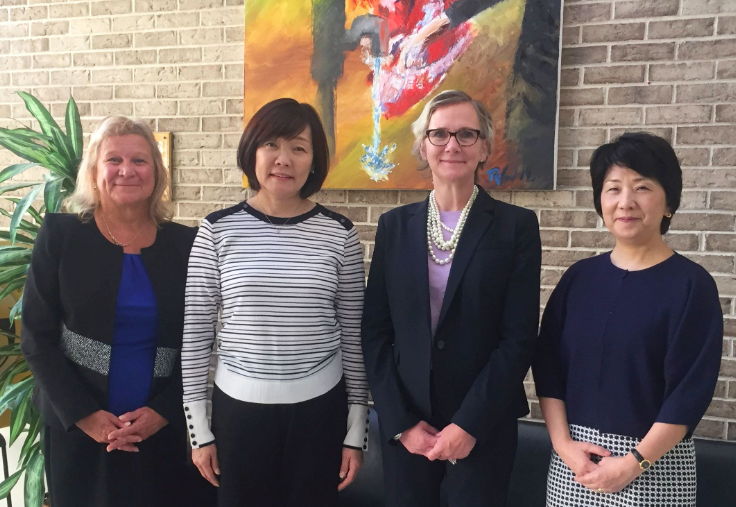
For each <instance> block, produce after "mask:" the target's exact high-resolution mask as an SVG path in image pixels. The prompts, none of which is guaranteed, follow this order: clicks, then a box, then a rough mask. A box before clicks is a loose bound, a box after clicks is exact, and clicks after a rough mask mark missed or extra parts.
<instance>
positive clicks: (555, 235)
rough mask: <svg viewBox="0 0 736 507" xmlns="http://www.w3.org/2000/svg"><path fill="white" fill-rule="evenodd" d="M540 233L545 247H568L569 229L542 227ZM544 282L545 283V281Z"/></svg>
mask: <svg viewBox="0 0 736 507" xmlns="http://www.w3.org/2000/svg"><path fill="white" fill-rule="evenodd" d="M539 235H540V236H541V238H542V245H544V246H545V247H566V246H567V244H568V241H569V238H568V232H567V231H556V230H549V229H541V230H540V231H539ZM545 271H549V270H545ZM542 280H544V274H543V275H542ZM542 283H543V284H544V282H542ZM555 283H557V282H555ZM547 285H549V284H547Z"/></svg>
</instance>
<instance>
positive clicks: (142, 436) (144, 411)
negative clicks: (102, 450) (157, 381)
mask: <svg viewBox="0 0 736 507" xmlns="http://www.w3.org/2000/svg"><path fill="white" fill-rule="evenodd" d="M119 419H120V420H121V421H122V422H124V423H125V427H124V428H121V429H119V430H115V431H113V432H112V433H110V435H109V436H108V438H109V439H110V444H109V445H108V446H107V450H108V452H109V451H114V450H115V449H121V448H122V447H124V446H127V445H129V444H137V443H139V442H142V441H144V440H146V439H147V438H149V437H150V436H151V435H153V434H155V433H156V432H157V431H159V430H160V429H161V428H163V427H164V426H166V425H167V424H169V421H167V420H166V419H164V418H163V417H161V416H160V415H159V414H158V412H156V411H155V410H153V409H152V408H149V407H141V408H139V409H138V410H134V411H133V412H128V413H126V414H123V415H121V416H120V417H119Z"/></svg>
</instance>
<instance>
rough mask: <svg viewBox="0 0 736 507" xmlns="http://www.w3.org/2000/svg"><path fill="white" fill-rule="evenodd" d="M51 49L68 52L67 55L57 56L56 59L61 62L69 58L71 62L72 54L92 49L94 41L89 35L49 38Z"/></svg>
mask: <svg viewBox="0 0 736 507" xmlns="http://www.w3.org/2000/svg"><path fill="white" fill-rule="evenodd" d="M49 48H50V49H51V51H67V53H62V54H58V53H57V54H55V55H53V56H54V57H56V58H58V59H59V61H61V60H63V59H64V58H63V57H69V60H70V61H71V54H70V53H71V52H76V51H86V50H88V49H92V40H91V37H90V36H89V35H60V36H52V37H49Z"/></svg>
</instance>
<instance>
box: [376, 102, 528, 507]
mask: <svg viewBox="0 0 736 507" xmlns="http://www.w3.org/2000/svg"><path fill="white" fill-rule="evenodd" d="M413 129H414V134H415V137H416V139H417V141H416V143H415V152H416V153H417V154H418V155H419V157H420V159H421V160H422V161H423V162H425V167H429V169H430V170H431V172H432V179H433V184H434V191H433V192H432V193H430V195H429V197H428V199H426V200H424V201H422V202H419V203H416V204H410V205H407V206H402V207H399V208H396V209H394V210H392V211H390V212H388V213H385V214H384V215H382V216H381V218H380V220H379V222H378V230H377V233H376V245H375V251H374V253H373V260H372V262H371V269H370V275H369V277H368V287H367V290H366V298H365V306H364V313H363V325H362V328H363V329H362V330H363V354H364V357H365V363H366V373H367V374H368V380H369V383H370V387H371V392H372V394H373V399H374V401H375V405H376V410H377V411H378V416H379V420H380V430H381V437H382V438H381V440H382V442H381V444H382V451H383V463H384V481H385V487H386V495H387V505H388V506H391V507H394V506H395V507H413V506H417V507H420V506H421V507H428V506H429V507H433V506H439V505H440V485H441V483H442V482H443V481H444V483H445V487H444V490H445V491H446V494H447V498H448V500H449V505H450V507H456V506H462V507H469V506H471V507H472V506H500V505H505V501H506V495H507V491H508V484H509V480H510V476H511V467H512V464H513V461H514V455H515V452H516V436H517V433H516V431H517V430H516V419H517V418H518V417H521V416H523V415H525V414H527V413H528V405H527V401H526V396H525V393H524V388H523V379H524V376H525V375H526V373H527V371H528V369H529V365H530V363H531V360H532V357H533V348H534V341H535V337H536V332H537V323H538V318H539V275H540V264H541V242H540V237H539V227H538V223H537V218H536V215H535V214H534V213H533V212H531V211H528V210H525V209H523V208H519V207H517V206H512V205H509V204H505V203H503V202H499V201H496V200H494V199H493V198H491V197H489V196H488V195H487V194H486V193H485V192H484V191H483V190H481V189H480V188H479V187H477V186H476V185H475V184H474V182H475V175H476V171H477V170H478V169H479V168H480V167H481V166H482V165H483V163H484V162H485V160H486V159H487V157H488V156H489V154H490V151H491V138H492V130H491V118H490V115H489V114H488V112H487V110H486V109H485V107H484V106H483V105H482V104H481V103H479V102H477V101H474V100H473V99H471V98H470V97H469V96H468V95H467V94H465V93H463V92H458V91H446V92H443V93H441V94H439V95H437V96H436V97H434V98H433V99H432V100H431V101H430V102H429V103H428V104H427V106H426V107H425V108H424V111H423V112H422V115H421V116H420V118H419V119H418V120H417V121H416V122H415V123H414V124H413Z"/></svg>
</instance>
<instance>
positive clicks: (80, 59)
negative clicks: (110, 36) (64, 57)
mask: <svg viewBox="0 0 736 507" xmlns="http://www.w3.org/2000/svg"><path fill="white" fill-rule="evenodd" d="M72 58H73V64H74V66H75V67H97V66H98V65H112V53H109V52H95V53H74V55H73V57H72Z"/></svg>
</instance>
